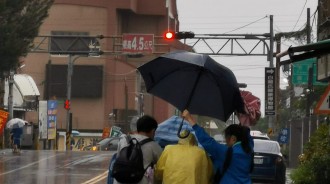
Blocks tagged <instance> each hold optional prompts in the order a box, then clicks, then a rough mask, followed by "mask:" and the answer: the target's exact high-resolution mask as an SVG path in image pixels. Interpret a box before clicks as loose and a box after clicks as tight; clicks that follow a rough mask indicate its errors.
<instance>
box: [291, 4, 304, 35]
mask: <svg viewBox="0 0 330 184" xmlns="http://www.w3.org/2000/svg"><path fill="white" fill-rule="evenodd" d="M306 4H307V0H305V4H304V7H303V8H302V10H301V12H300V15H299V17H298V20H297V22H296V24H295V25H294V26H293V29H292V31H294V29H295V28H296V26H297V24H298V22H299V20H300V17H301V15H302V13H303V12H304V9H305V7H306Z"/></svg>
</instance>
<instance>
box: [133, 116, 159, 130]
mask: <svg viewBox="0 0 330 184" xmlns="http://www.w3.org/2000/svg"><path fill="white" fill-rule="evenodd" d="M157 127H158V123H157V121H156V120H155V119H154V118H153V117H151V116H148V115H144V116H142V117H140V118H139V119H138V120H137V122H136V129H137V131H138V132H146V133H148V132H151V131H152V130H154V129H155V130H156V129H157Z"/></svg>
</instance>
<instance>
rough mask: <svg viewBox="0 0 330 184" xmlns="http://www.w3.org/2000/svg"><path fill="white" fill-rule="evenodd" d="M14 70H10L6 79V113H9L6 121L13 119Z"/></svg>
mask: <svg viewBox="0 0 330 184" xmlns="http://www.w3.org/2000/svg"><path fill="white" fill-rule="evenodd" d="M14 75H15V74H14V70H12V69H11V70H10V72H9V79H8V87H9V90H8V112H9V117H8V120H11V119H13V114H14V107H13V106H14V102H13V96H14V95H13V87H14Z"/></svg>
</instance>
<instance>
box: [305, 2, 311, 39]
mask: <svg viewBox="0 0 330 184" xmlns="http://www.w3.org/2000/svg"><path fill="white" fill-rule="evenodd" d="M310 16H311V10H310V8H307V24H306V26H307V44H309V43H311V21H310Z"/></svg>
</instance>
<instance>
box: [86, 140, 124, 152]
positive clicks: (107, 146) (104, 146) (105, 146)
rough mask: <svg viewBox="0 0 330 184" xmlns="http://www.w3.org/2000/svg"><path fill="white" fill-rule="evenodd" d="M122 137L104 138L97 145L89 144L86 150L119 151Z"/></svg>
mask: <svg viewBox="0 0 330 184" xmlns="http://www.w3.org/2000/svg"><path fill="white" fill-rule="evenodd" d="M119 139H120V137H108V138H105V139H102V140H101V141H100V142H98V143H96V145H89V146H86V147H84V150H85V151H88V150H90V151H117V147H118V143H119Z"/></svg>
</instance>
